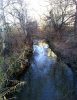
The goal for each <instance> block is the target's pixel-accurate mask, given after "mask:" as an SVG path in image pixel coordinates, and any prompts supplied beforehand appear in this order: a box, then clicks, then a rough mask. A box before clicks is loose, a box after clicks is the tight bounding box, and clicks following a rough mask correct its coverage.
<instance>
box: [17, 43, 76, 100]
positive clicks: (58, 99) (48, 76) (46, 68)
mask: <svg viewBox="0 0 77 100" xmlns="http://www.w3.org/2000/svg"><path fill="white" fill-rule="evenodd" d="M33 49H34V52H33V57H32V59H31V66H30V68H29V70H28V72H27V73H25V75H24V76H23V77H22V80H24V81H26V82H27V84H26V85H25V86H24V87H23V89H22V91H21V93H20V94H19V96H18V100H76V89H75V82H74V75H73V72H72V71H71V69H70V68H69V67H68V66H67V65H65V64H64V63H62V62H57V56H56V55H55V54H54V53H53V52H52V51H51V50H50V49H49V47H48V45H47V44H46V43H43V42H39V43H37V44H34V46H33Z"/></svg>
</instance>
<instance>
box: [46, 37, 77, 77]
mask: <svg viewBox="0 0 77 100" xmlns="http://www.w3.org/2000/svg"><path fill="white" fill-rule="evenodd" d="M47 42H48V44H49V46H50V48H51V49H52V50H53V51H54V53H55V54H56V55H57V57H58V60H62V61H63V62H64V63H65V64H67V65H68V66H69V67H70V68H71V69H72V70H73V71H74V72H75V74H76V75H77V52H76V51H77V42H76V37H74V36H72V37H71V36H70V37H69V36H66V37H65V36H63V37H62V39H57V37H56V39H53V40H52V39H49V40H48V41H47Z"/></svg>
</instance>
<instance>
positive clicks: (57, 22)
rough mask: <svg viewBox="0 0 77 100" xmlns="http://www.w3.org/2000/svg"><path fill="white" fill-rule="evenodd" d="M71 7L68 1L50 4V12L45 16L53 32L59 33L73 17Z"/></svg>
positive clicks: (62, 0) (61, 0)
mask: <svg viewBox="0 0 77 100" xmlns="http://www.w3.org/2000/svg"><path fill="white" fill-rule="evenodd" d="M71 5H72V2H71V1H69V0H58V1H56V0H55V1H54V2H52V1H51V2H50V6H51V10H50V12H49V16H47V20H48V21H49V24H50V25H51V26H53V28H54V30H55V31H61V30H62V29H63V27H64V26H65V25H66V24H68V22H69V21H70V19H72V18H73V17H74V11H73V9H72V7H71ZM69 8H70V10H69ZM70 23H71V22H70Z"/></svg>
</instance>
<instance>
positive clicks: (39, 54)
mask: <svg viewBox="0 0 77 100" xmlns="http://www.w3.org/2000/svg"><path fill="white" fill-rule="evenodd" d="M47 50H48V45H44V46H42V45H40V46H39V45H34V57H33V58H34V62H33V63H32V69H33V70H34V71H35V72H36V73H37V72H38V75H43V74H46V73H47V72H48V70H50V65H51V64H52V63H54V61H55V59H54V60H53V61H51V59H50V58H49V57H48V56H47V55H48V51H47Z"/></svg>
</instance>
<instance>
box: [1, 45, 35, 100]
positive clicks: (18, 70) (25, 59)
mask: <svg viewBox="0 0 77 100" xmlns="http://www.w3.org/2000/svg"><path fill="white" fill-rule="evenodd" d="M32 52H33V50H32V46H30V45H27V44H26V45H25V47H24V49H23V50H22V52H21V53H20V54H19V56H17V57H16V58H13V57H12V58H11V56H10V57H9V58H10V61H9V62H10V63H9V66H8V69H7V70H6V73H5V74H6V75H7V76H6V77H7V78H5V79H4V80H3V84H2V87H1V90H0V100H8V99H12V98H13V99H14V98H16V97H15V95H16V93H17V92H18V91H20V90H21V89H22V86H23V85H24V84H25V82H24V81H20V78H21V76H22V75H23V74H24V72H26V71H27V70H28V68H29V66H30V58H31V56H32ZM13 99H12V100H13Z"/></svg>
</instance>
